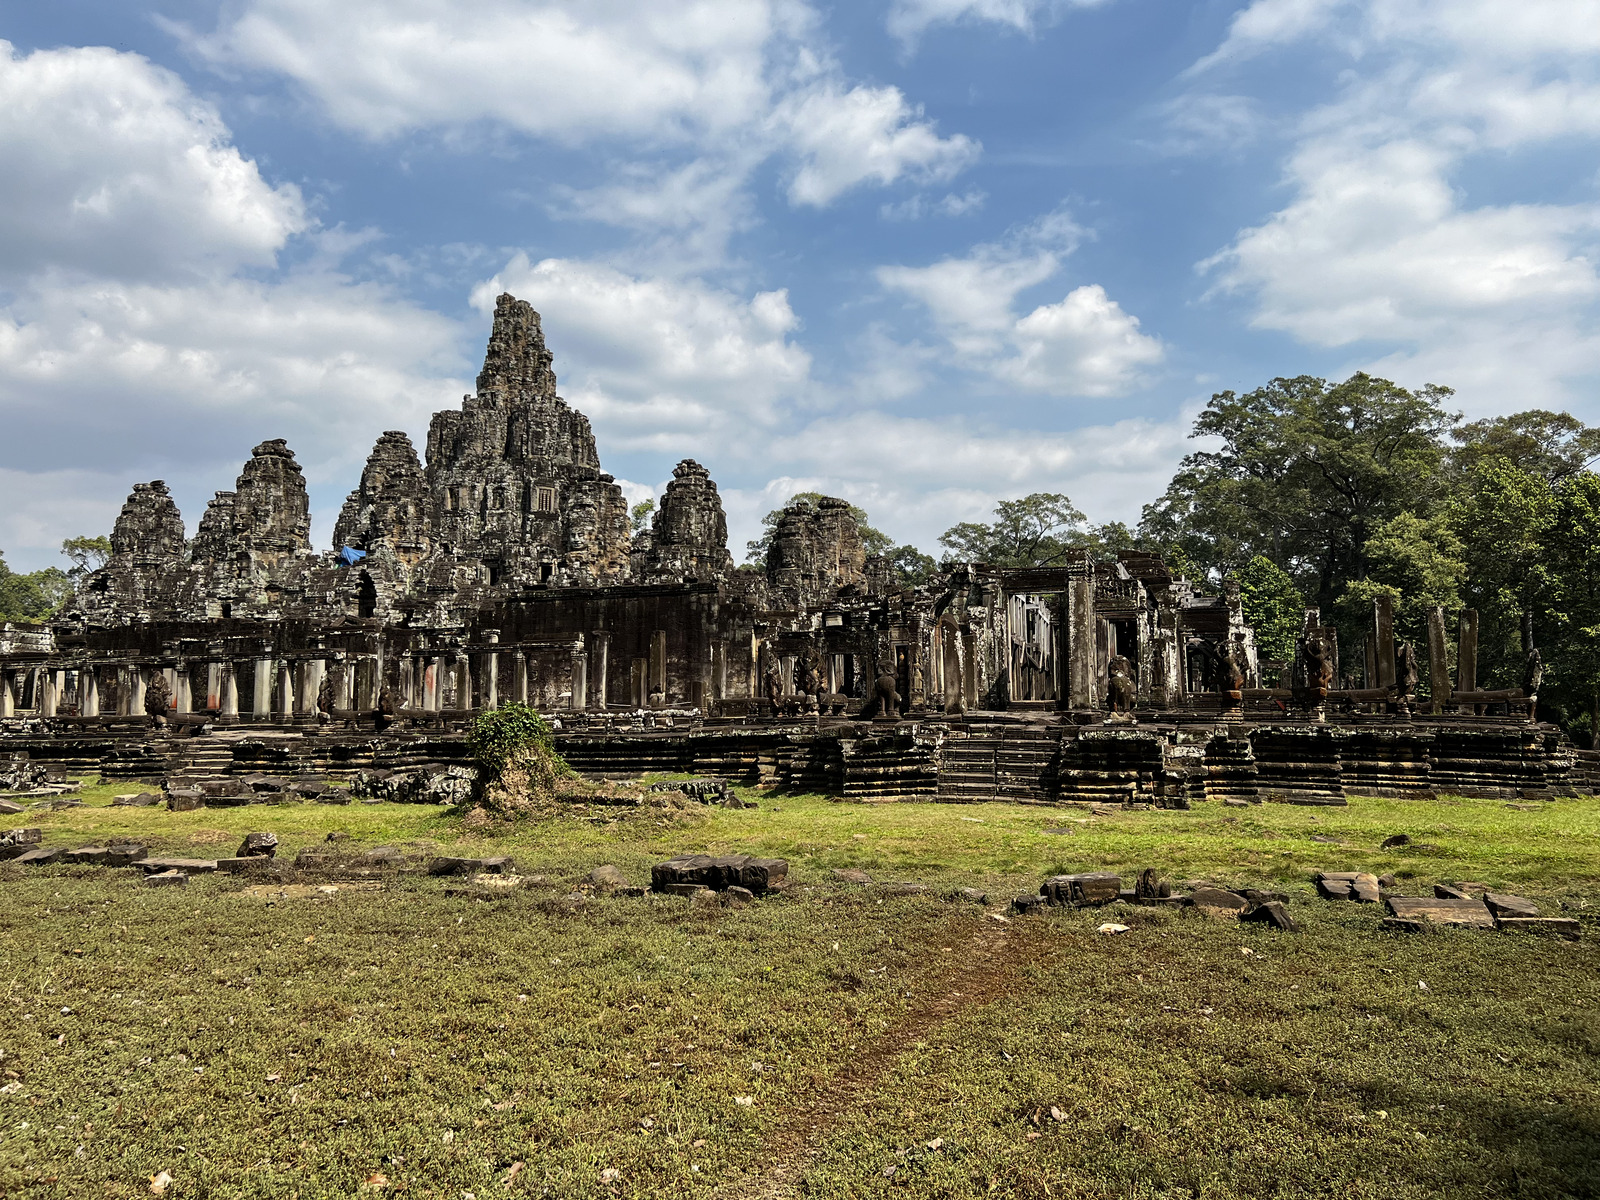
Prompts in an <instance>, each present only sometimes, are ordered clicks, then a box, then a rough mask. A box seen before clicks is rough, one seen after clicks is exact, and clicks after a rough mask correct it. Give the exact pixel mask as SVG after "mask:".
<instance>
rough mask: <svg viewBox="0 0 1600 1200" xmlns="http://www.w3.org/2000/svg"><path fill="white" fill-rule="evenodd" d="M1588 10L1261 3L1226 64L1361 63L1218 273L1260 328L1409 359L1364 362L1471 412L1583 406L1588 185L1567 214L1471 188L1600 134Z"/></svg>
mask: <svg viewBox="0 0 1600 1200" xmlns="http://www.w3.org/2000/svg"><path fill="white" fill-rule="evenodd" d="M1583 8H1584V6H1582V5H1572V4H1567V3H1548V2H1546V0H1532V2H1530V3H1528V4H1525V5H1517V6H1507V5H1505V4H1502V3H1489V2H1488V0H1450V2H1448V3H1445V2H1441V0H1404V2H1402V0H1368V2H1367V3H1364V4H1355V3H1345V4H1341V5H1332V4H1322V5H1315V4H1304V3H1302V4H1286V3H1279V2H1276V0H1258V3H1257V4H1255V5H1253V6H1252V7H1251V8H1250V9H1247V10H1246V11H1245V12H1244V13H1242V14H1241V15H1240V16H1239V17H1238V18H1237V19H1236V20H1235V22H1234V27H1233V30H1232V31H1231V32H1230V35H1229V40H1228V42H1226V43H1225V44H1224V46H1223V47H1222V49H1221V50H1219V51H1218V54H1217V55H1213V56H1212V59H1217V58H1218V57H1219V56H1224V52H1227V55H1228V56H1232V55H1234V54H1235V52H1242V48H1243V49H1250V50H1251V51H1252V52H1255V51H1260V50H1263V49H1266V48H1268V47H1270V46H1272V45H1275V44H1279V43H1282V42H1286V41H1289V40H1293V39H1296V38H1302V37H1307V36H1311V35H1317V36H1321V37H1324V38H1331V39H1333V41H1334V45H1335V47H1336V48H1337V49H1339V50H1340V51H1342V52H1347V53H1349V54H1350V55H1351V56H1352V61H1353V62H1354V63H1355V66H1354V68H1353V69H1351V70H1348V71H1346V72H1345V73H1344V74H1343V76H1342V79H1341V85H1340V88H1339V92H1338V95H1337V97H1336V98H1335V99H1333V100H1332V101H1331V102H1329V103H1326V104H1324V105H1322V106H1320V107H1319V108H1317V109H1314V110H1312V111H1311V112H1309V113H1307V114H1305V115H1304V116H1303V118H1302V119H1301V121H1300V123H1299V124H1300V128H1299V138H1298V144H1297V145H1296V147H1295V148H1294V150H1293V151H1292V153H1291V156H1290V158H1289V161H1288V165H1287V171H1286V181H1287V183H1288V184H1289V186H1290V189H1291V191H1292V197H1291V199H1290V200H1289V202H1288V203H1287V204H1286V205H1285V206H1284V207H1283V208H1281V209H1280V210H1279V211H1278V212H1276V213H1274V214H1273V215H1272V216H1271V217H1270V218H1268V219H1267V220H1266V221H1264V222H1262V223H1261V224H1259V225H1256V226H1254V227H1253V228H1247V229H1244V230H1241V231H1240V233H1239V235H1238V236H1237V237H1236V238H1235V239H1234V241H1233V243H1232V244H1231V245H1229V246H1228V247H1226V248H1225V249H1224V250H1222V251H1221V252H1220V253H1218V254H1217V255H1215V256H1213V257H1212V258H1211V259H1209V260H1207V262H1205V263H1202V264H1201V266H1202V268H1203V269H1211V270H1214V271H1215V272H1216V277H1217V280H1218V285H1219V287H1220V288H1221V289H1223V290H1226V291H1232V292H1235V293H1239V294H1242V295H1246V296H1248V297H1249V298H1250V299H1251V301H1252V303H1253V305H1254V312H1253V316H1252V321H1253V323H1254V324H1256V325H1257V326H1259V327H1263V328H1271V329H1281V330H1284V331H1286V332H1288V333H1290V334H1292V335H1293V336H1294V337H1296V338H1297V339H1299V340H1300V341H1302V342H1305V343H1308V344H1312V345H1318V346H1346V345H1350V346H1355V345H1363V346H1372V345H1376V346H1380V347H1381V346H1385V345H1388V346H1391V347H1395V348H1394V349H1393V350H1391V351H1388V352H1385V351H1382V350H1379V351H1378V352H1377V356H1376V357H1375V359H1369V360H1367V361H1366V362H1362V363H1359V364H1353V365H1368V366H1372V367H1373V369H1379V370H1386V371H1394V372H1396V373H1397V377H1398V378H1400V379H1401V380H1402V382H1409V383H1420V382H1423V381H1424V380H1425V379H1426V380H1433V381H1436V382H1441V383H1450V384H1454V385H1457V386H1459V387H1460V388H1461V391H1462V396H1461V399H1462V402H1463V403H1464V405H1465V406H1466V407H1467V408H1469V409H1475V410H1476V409H1480V408H1483V407H1484V406H1490V407H1493V406H1496V405H1498V406H1501V407H1504V406H1505V405H1508V404H1529V403H1534V402H1535V401H1534V400H1533V399H1531V397H1533V396H1539V397H1542V398H1543V401H1542V402H1544V403H1547V404H1551V405H1554V406H1556V407H1562V406H1570V405H1573V404H1574V403H1580V404H1582V403H1586V401H1580V400H1579V397H1582V396H1584V394H1585V393H1586V392H1587V391H1588V390H1589V389H1588V388H1587V386H1580V385H1579V383H1578V381H1580V380H1584V379H1592V378H1593V376H1594V375H1595V374H1596V373H1597V372H1600V274H1597V272H1596V268H1595V261H1596V260H1595V252H1596V249H1597V247H1600V203H1597V202H1596V200H1595V199H1594V198H1593V188H1592V181H1591V186H1590V188H1588V189H1587V190H1588V191H1589V193H1590V194H1589V196H1588V197H1587V198H1582V199H1577V200H1574V201H1572V202H1568V203H1548V202H1544V203H1540V202H1520V203H1519V202H1516V201H1515V200H1507V199H1505V198H1503V195H1502V196H1501V197H1496V200H1495V202H1491V203H1483V202H1477V203H1474V202H1473V196H1472V194H1471V193H1470V192H1469V191H1467V190H1466V189H1465V188H1464V187H1463V184H1462V180H1463V178H1464V177H1466V175H1467V172H1468V170H1469V169H1470V168H1472V167H1474V166H1475V165H1477V164H1478V163H1480V162H1482V161H1484V157H1485V156H1486V155H1499V154H1500V153H1502V152H1504V151H1507V150H1521V149H1527V148H1534V147H1541V146H1545V145H1549V144H1552V143H1553V142H1555V140H1556V139H1581V140H1587V141H1588V142H1590V144H1591V146H1592V143H1593V141H1594V139H1596V138H1600V22H1596V21H1594V20H1592V19H1586V18H1585V16H1584V15H1582V14H1581V13H1580V10H1581V9H1583ZM1252 14H1254V15H1252ZM1592 17H1593V13H1589V14H1587V18H1592ZM1507 181H1508V182H1511V183H1512V185H1513V186H1515V180H1514V177H1513V178H1511V179H1509V180H1507Z"/></svg>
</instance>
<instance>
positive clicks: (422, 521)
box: [333, 429, 433, 567]
mask: <svg viewBox="0 0 1600 1200" xmlns="http://www.w3.org/2000/svg"><path fill="white" fill-rule="evenodd" d="M432 510H433V497H432V496H431V495H430V493H429V491H428V481H427V479H426V478H425V477H424V476H423V473H422V463H421V461H420V460H419V459H418V458H417V449H416V447H415V446H413V445H412V444H411V439H410V438H409V437H407V436H406V435H405V434H404V433H402V432H400V431H399V430H397V429H391V430H389V431H388V432H387V433H385V434H384V435H383V436H382V437H380V438H379V439H378V441H377V444H376V445H375V446H373V447H372V453H371V454H370V455H368V457H367V465H366V466H365V467H363V468H362V471H361V482H360V483H359V484H357V485H356V489H355V491H353V492H351V493H350V496H349V498H348V499H346V500H345V502H344V508H343V509H342V510H341V511H340V513H339V520H338V521H337V522H336V523H335V524H334V527H333V547H334V549H335V550H337V549H339V548H340V547H341V546H352V547H354V548H355V549H357V550H365V551H367V552H368V553H369V554H371V553H376V552H377V551H378V550H379V549H380V547H384V548H387V549H388V550H390V551H392V552H393V553H394V556H395V558H396V559H398V560H399V561H400V562H401V563H402V564H403V565H405V566H407V567H410V566H415V565H416V564H417V563H418V562H420V561H421V560H422V559H424V558H426V557H427V556H428V554H429V553H430V552H431V551H432V549H433V512H432Z"/></svg>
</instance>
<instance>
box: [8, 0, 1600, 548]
mask: <svg viewBox="0 0 1600 1200" xmlns="http://www.w3.org/2000/svg"><path fill="white" fill-rule="evenodd" d="M641 14H643V15H641ZM0 39H4V41H5V43H6V44H5V45H3V46H0V429H3V430H4V434H3V437H0V550H3V551H4V553H5V554H6V557H7V559H8V561H9V562H10V563H11V564H12V566H13V567H19V568H32V567H36V566H41V565H46V564H48V563H51V562H55V561H58V558H57V556H56V554H55V548H56V546H57V545H58V544H59V542H60V540H61V538H63V537H66V536H70V535H73V534H77V533H86V532H103V531H106V530H108V529H109V527H110V525H111V522H112V520H113V519H114V518H115V514H116V511H117V509H118V507H119V506H120V504H121V502H122V500H123V498H124V497H125V496H126V494H127V492H128V490H129V488H130V487H131V485H132V484H133V483H134V482H135V481H140V480H147V479H152V478H163V479H166V480H167V481H168V483H169V484H170V485H171V486H172V488H173V491H174V494H175V495H176V496H177V498H178V501H179V504H180V506H181V508H182V510H183V512H184V515H185V517H186V519H187V520H188V522H189V524H190V527H191V530H192V529H193V526H194V523H195V522H196V521H197V520H198V518H199V515H200V513H201V512H202V511H203V509H204V506H205V501H206V499H207V498H208V497H209V496H210V494H211V493H212V492H213V491H214V490H216V489H219V488H226V487H230V486H231V484H232V480H233V478H234V476H235V475H236V474H237V472H238V470H239V466H240V464H241V463H242V462H243V460H244V459H245V458H246V457H247V456H248V454H249V450H250V447H251V446H253V445H254V444H255V443H256V442H259V441H261V440H264V439H266V438H270V437H286V438H288V439H289V442H290V445H291V446H292V447H293V448H294V449H295V451H296V452H297V454H298V456H299V459H300V461H301V463H302V465H303V466H304V467H305V469H306V474H307V478H308V480H309V482H310V484H311V488H312V500H313V508H314V511H315V518H316V519H315V525H314V532H315V534H316V536H317V537H318V538H319V539H320V542H321V543H323V544H325V543H326V540H327V537H328V535H329V533H330V531H331V527H332V522H333V518H334V516H335V515H336V513H337V510H338V505H339V503H340V501H341V500H342V498H343V496H344V494H345V492H346V491H348V490H349V488H350V487H351V486H352V485H353V483H354V481H355V479H356V477H357V475H358V474H359V471H360V466H361V463H362V461H363V460H364V459H365V456H366V454H367V452H368V451H369V450H370V448H371V446H372V443H373V441H374V440H375V439H376V438H377V436H378V434H379V433H380V432H382V431H383V430H386V429H394V428H399V429H405V430H407V431H408V432H409V433H410V434H411V435H412V437H413V439H414V440H415V441H416V442H417V443H418V446H419V449H420V447H421V445H422V443H423V439H424V437H425V435H426V430H427V420H428V416H429V414H430V413H432V412H433V411H435V410H437V409H440V408H444V407H448V406H451V405H454V404H457V403H459V401H460V398H461V396H462V394H463V393H464V392H466V391H468V390H470V387H471V380H472V378H473V376H474V375H475V374H476V370H477V366H478V363H479V360H480V358H481V355H482V348H483V343H484V339H485V337H486V334H487V331H488V320H489V313H490V311H491V310H492V307H493V298H494V296H495V294H496V293H497V292H498V291H500V290H503V289H505V290H510V291H512V292H514V293H515V294H517V295H519V296H521V297H523V298H525V299H528V300H530V301H531V302H532V303H533V304H534V305H535V307H536V308H538V309H539V310H540V311H541V313H542V314H543V316H544V322H545V330H546V335H547V338H548V340H549V343H550V346H551V348H552V350H553V351H554V353H555V360H556V370H557V373H558V375H559V377H560V380H561V391H562V394H563V395H564V396H565V397H566V399H567V400H568V401H569V402H571V403H572V404H574V405H575V406H576V407H578V408H579V409H581V410H582V411H584V412H586V413H587V414H588V415H589V416H590V418H591V419H592V421H593V422H594V426H595V431H596V434H597V436H598V439H599V443H600V453H601V458H602V461H603V463H604V464H605V465H606V467H607V469H609V470H611V471H612V472H614V473H615V474H616V475H617V476H618V478H619V479H621V480H624V481H625V482H626V486H627V488H628V490H629V492H630V494H631V495H633V496H634V498H636V499H637V498H642V497H644V496H646V495H650V494H654V493H656V492H658V491H659V489H660V487H661V486H662V484H663V483H664V481H665V480H667V479H668V478H670V476H671V469H672V466H673V465H674V464H675V463H676V462H677V461H678V460H679V459H680V458H684V457H693V458H696V459H698V460H699V461H701V462H702V463H704V464H705V465H706V466H707V467H709V468H710V470H711V472H712V475H713V478H715V479H716V480H717V481H718V483H719V485H720V487H721V489H722V492H723V496H724V501H725V504H726V507H727V509H728V513H729V519H730V526H731V530H732V541H733V543H734V548H735V553H736V555H737V554H738V553H739V547H740V546H741V545H742V543H743V541H744V539H745V538H747V537H749V536H752V535H753V533H754V532H755V529H756V526H757V524H758V522H759V519H760V516H761V514H762V513H764V512H766V511H767V510H769V509H770V508H773V507H775V506H777V505H778V504H781V503H782V502H783V501H784V500H785V499H786V498H787V497H788V495H789V494H791V493H792V492H793V491H796V490H802V489H817V490H822V491H827V492H831V493H834V494H838V495H842V496H846V497H848V498H850V499H851V500H854V501H856V502H857V503H860V504H862V505H863V506H864V507H865V508H866V509H867V510H868V512H869V513H870V514H871V515H872V517H873V518H874V521H875V523H876V524H878V525H879V526H880V527H881V528H883V529H884V530H885V531H886V532H888V533H890V534H892V535H893V536H895V537H896V538H897V539H900V540H906V541H912V542H916V543H918V544H920V545H922V546H923V547H924V548H925V549H929V550H934V549H936V539H937V536H938V534H939V533H940V532H941V531H942V530H943V529H945V528H947V527H948V526H949V525H951V524H954V523H955V522H957V521H960V520H970V519H981V518H982V517H983V516H984V514H985V513H987V512H988V510H989V509H990V508H991V507H992V505H993V504H994V502H995V501H996V500H998V499H1003V498H1007V497H1011V496H1016V495H1021V494H1024V493H1027V492H1030V491H1040V490H1047V491H1059V492H1066V493H1067V494H1069V495H1070V496H1071V497H1072V499H1073V500H1074V501H1075V502H1076V503H1077V504H1078V506H1079V507H1080V508H1082V509H1084V510H1085V511H1086V512H1087V513H1088V514H1089V515H1090V517H1091V518H1092V519H1095V520H1108V519H1122V520H1128V521H1130V522H1131V521H1133V520H1135V519H1137V516H1138V511H1139V507H1140V505H1141V504H1143V503H1144V502H1146V501H1148V500H1150V499H1152V498H1153V497H1155V496H1156V495H1157V494H1159V492H1160V491H1161V489H1162V488H1163V487H1164V485H1165V483H1166V480H1167V479H1168V478H1169V477H1170V475H1171V472H1172V470H1173V468H1174V466H1175V465H1176V463H1177V461H1178V459H1179V458H1180V457H1181V456H1182V455H1183V454H1184V453H1185V452H1186V451H1187V450H1188V449H1189V448H1191V446H1192V443H1190V442H1188V440H1187V434H1188V430H1189V425H1190V422H1191V421H1192V418H1193V415H1194V412H1195V411H1196V409H1197V408H1198V407H1199V406H1201V405H1202V404H1204V402H1205V400H1206V398H1207V397H1208V396H1209V395H1210V394H1211V393H1212V392H1214V391H1217V390H1220V389H1223V388H1233V389H1236V390H1244V389H1248V388H1251V387H1253V386H1256V385H1257V384H1260V383H1262V382H1265V381H1266V380H1268V379H1270V378H1272V377H1273V376H1275V375H1282V374H1288V375H1293V374H1300V373H1312V374H1319V375H1324V376H1329V377H1343V376H1344V375H1347V374H1349V373H1350V372H1351V371H1354V370H1356V369H1369V370H1374V371H1377V372H1380V373H1383V374H1385V375H1387V376H1389V377H1390V378H1394V379H1396V380H1398V381H1399V382H1401V383H1404V384H1407V385H1413V386H1415V385H1421V384H1423V383H1426V382H1436V383H1443V384H1448V385H1451V386H1453V387H1455V388H1456V389H1457V397H1456V400H1457V404H1458V407H1460V408H1461V409H1462V410H1464V411H1465V412H1467V413H1468V414H1469V415H1485V414H1489V413H1495V412H1509V411H1514V410H1516V409H1519V408H1526V407H1531V406H1535V405H1539V406H1545V407H1554V408H1564V409H1568V410H1570V411H1572V412H1574V413H1576V414H1578V415H1580V416H1582V417H1584V418H1585V419H1587V420H1589V421H1592V422H1593V421H1600V403H1597V397H1596V388H1595V384H1596V379H1597V375H1600V275H1597V272H1596V266H1595V263H1596V252H1597V249H1600V202H1597V195H1596V192H1597V187H1600V160H1597V153H1596V152H1597V147H1600V3H1595V2H1594V0H1254V2H1253V3H1241V2H1239V0H1226V2H1221V0H1218V2H1210V3H1204V2H1203V3H1194V4H1188V5H1184V4H1176V3H1172V2H1170V0H1167V2H1160V0H1101V2H1098V3H1072V2H1065V0H889V2H886V3H885V2H876V3H874V2H869V3H858V4H853V5H837V6H833V7H829V6H826V5H824V4H821V3H806V2H803V0H656V2H655V3H653V4H651V5H648V6H641V5H637V4H634V3H628V2H624V0H587V2H579V0H476V2H475V3H471V4H466V3H451V2H447V0H340V3H338V4H328V3H326V0H230V2H229V3H225V4H217V3H215V2H201V0H166V2H162V0H157V2H156V3H152V4H144V3H137V2H130V0H116V2H100V0H57V2H55V3H51V4H21V3H12V4H3V5H0Z"/></svg>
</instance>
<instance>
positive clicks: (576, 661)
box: [572, 641, 589, 712]
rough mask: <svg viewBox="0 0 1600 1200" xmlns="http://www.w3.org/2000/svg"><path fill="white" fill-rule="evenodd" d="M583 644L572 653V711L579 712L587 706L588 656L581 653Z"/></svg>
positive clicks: (580, 643) (579, 644)
mask: <svg viewBox="0 0 1600 1200" xmlns="http://www.w3.org/2000/svg"><path fill="white" fill-rule="evenodd" d="M582 646H583V643H582V642H581V641H580V642H579V643H578V647H579V648H578V649H575V650H573V652H572V709H573V711H575V712H580V711H582V710H583V709H585V708H587V707H588V706H589V656H588V655H587V654H585V653H584V652H583V649H582Z"/></svg>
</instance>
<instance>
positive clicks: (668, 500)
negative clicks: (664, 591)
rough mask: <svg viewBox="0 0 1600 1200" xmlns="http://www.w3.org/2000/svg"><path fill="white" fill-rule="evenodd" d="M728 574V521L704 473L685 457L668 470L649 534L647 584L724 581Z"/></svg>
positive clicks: (730, 562) (730, 560)
mask: <svg viewBox="0 0 1600 1200" xmlns="http://www.w3.org/2000/svg"><path fill="white" fill-rule="evenodd" d="M732 572H733V555H731V554H729V553H728V518H727V516H726V514H724V513H723V511H722V498H721V497H720V496H718V495H717V485H716V484H715V483H713V482H712V481H711V472H709V471H707V470H706V469H705V468H704V467H702V466H701V465H700V464H699V463H697V462H695V461H694V459H692V458H686V459H684V460H683V461H682V462H680V463H679V464H678V465H677V466H676V467H675V468H673V471H672V482H671V483H669V484H667V488H666V491H664V492H663V493H662V494H661V506H660V507H659V508H658V509H656V515H655V519H654V521H653V522H652V524H651V530H650V549H649V551H648V553H647V554H646V556H645V577H646V581H647V582H650V583H667V582H676V581H679V580H691V579H693V580H701V581H710V580H716V579H724V578H726V577H727V576H728V575H730V574H731V573H732Z"/></svg>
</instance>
